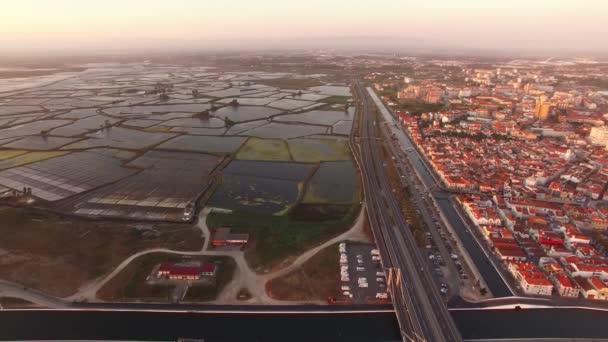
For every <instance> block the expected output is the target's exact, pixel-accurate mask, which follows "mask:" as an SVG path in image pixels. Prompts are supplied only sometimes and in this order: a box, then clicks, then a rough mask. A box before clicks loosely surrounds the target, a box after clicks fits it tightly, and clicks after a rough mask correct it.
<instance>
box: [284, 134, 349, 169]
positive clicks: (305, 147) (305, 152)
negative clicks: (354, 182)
mask: <svg viewBox="0 0 608 342" xmlns="http://www.w3.org/2000/svg"><path fill="white" fill-rule="evenodd" d="M288 145H289V152H290V153H291V156H292V158H293V160H294V161H296V162H303V163H317V162H320V161H338V160H350V147H349V146H348V141H346V140H338V139H291V140H289V142H288Z"/></svg>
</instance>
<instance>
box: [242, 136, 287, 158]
mask: <svg viewBox="0 0 608 342" xmlns="http://www.w3.org/2000/svg"><path fill="white" fill-rule="evenodd" d="M236 159H242V160H278V161H291V156H290V155H289V148H288V147H287V142H285V141H284V140H280V139H260V138H249V139H247V142H245V144H244V145H243V146H241V148H240V149H239V151H238V152H237V154H236Z"/></svg>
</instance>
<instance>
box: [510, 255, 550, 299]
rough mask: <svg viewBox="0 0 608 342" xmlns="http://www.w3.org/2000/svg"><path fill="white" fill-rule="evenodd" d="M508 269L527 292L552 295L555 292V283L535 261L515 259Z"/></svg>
mask: <svg viewBox="0 0 608 342" xmlns="http://www.w3.org/2000/svg"><path fill="white" fill-rule="evenodd" d="M508 269H509V271H510V272H511V274H512V275H513V277H514V278H515V280H517V281H518V282H519V286H520V287H521V289H522V290H523V291H524V292H525V293H526V294H529V295H542V296H550V295H551V293H552V292H553V283H551V281H550V280H549V279H548V278H547V276H546V275H545V274H544V273H543V272H541V271H540V270H539V269H538V268H537V267H536V265H534V264H533V263H530V262H518V261H513V262H510V263H509V267H508Z"/></svg>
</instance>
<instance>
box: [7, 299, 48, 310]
mask: <svg viewBox="0 0 608 342" xmlns="http://www.w3.org/2000/svg"><path fill="white" fill-rule="evenodd" d="M0 306H2V307H3V308H5V309H9V308H10V309H14V308H31V307H39V305H37V304H34V303H31V302H28V301H27V300H25V299H21V298H13V297H0Z"/></svg>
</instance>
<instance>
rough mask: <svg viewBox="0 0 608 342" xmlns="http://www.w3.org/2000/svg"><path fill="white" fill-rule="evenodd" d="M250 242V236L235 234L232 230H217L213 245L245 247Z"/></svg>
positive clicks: (212, 241)
mask: <svg viewBox="0 0 608 342" xmlns="http://www.w3.org/2000/svg"><path fill="white" fill-rule="evenodd" d="M247 242H249V234H234V233H231V232H230V228H218V229H216V230H215V234H214V235H213V239H212V240H211V244H212V245H213V246H216V247H217V246H240V247H242V246H244V245H246V244H247Z"/></svg>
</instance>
